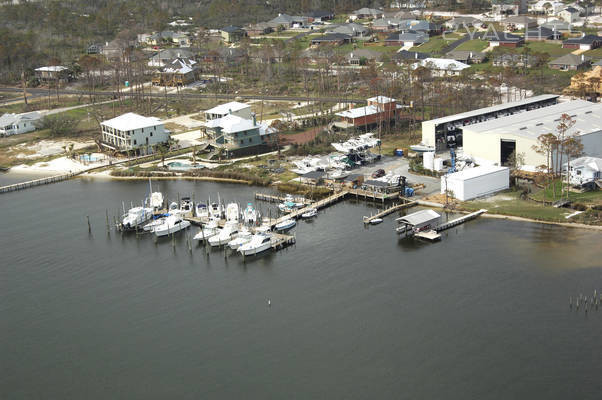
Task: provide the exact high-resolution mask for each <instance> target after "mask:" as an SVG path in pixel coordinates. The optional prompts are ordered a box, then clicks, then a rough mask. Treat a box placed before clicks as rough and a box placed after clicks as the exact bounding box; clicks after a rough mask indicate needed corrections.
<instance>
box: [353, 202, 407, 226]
mask: <svg viewBox="0 0 602 400" xmlns="http://www.w3.org/2000/svg"><path fill="white" fill-rule="evenodd" d="M415 205H417V203H416V202H415V201H410V202H408V203H400V204H394V205H392V206H391V207H389V208H387V209H385V210H383V211H381V212H379V213H378V214H375V215H371V216H370V217H366V216H364V224H369V223H370V222H372V220H374V219H376V218H382V217H385V216H387V215H389V214H392V213H394V212H395V211H399V210H403V209H404V208H410V207H413V206H415Z"/></svg>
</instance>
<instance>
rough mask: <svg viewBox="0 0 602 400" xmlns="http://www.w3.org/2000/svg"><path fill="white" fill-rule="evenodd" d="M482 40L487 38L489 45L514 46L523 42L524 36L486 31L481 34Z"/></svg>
mask: <svg viewBox="0 0 602 400" xmlns="http://www.w3.org/2000/svg"><path fill="white" fill-rule="evenodd" d="M483 40H487V41H488V42H489V46H491V47H497V46H501V47H512V48H515V47H519V46H522V45H523V44H525V38H524V37H523V36H518V35H514V34H512V33H507V32H495V31H493V32H487V33H486V34H485V35H484V36H483Z"/></svg>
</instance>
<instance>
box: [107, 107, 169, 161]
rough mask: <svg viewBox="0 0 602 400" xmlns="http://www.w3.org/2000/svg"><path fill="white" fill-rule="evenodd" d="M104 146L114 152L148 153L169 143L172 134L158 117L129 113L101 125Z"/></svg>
mask: <svg viewBox="0 0 602 400" xmlns="http://www.w3.org/2000/svg"><path fill="white" fill-rule="evenodd" d="M100 128H101V131H102V144H103V145H104V146H105V147H108V148H111V149H114V150H121V151H127V150H140V151H141V152H144V153H148V152H149V150H150V148H151V147H152V146H153V145H156V144H160V143H167V142H168V141H169V134H170V132H169V131H168V130H166V129H165V126H164V125H163V122H162V121H161V120H160V119H159V118H156V117H144V116H142V115H138V114H134V113H127V114H123V115H120V116H119V117H116V118H113V119H109V120H107V121H103V122H101V123H100Z"/></svg>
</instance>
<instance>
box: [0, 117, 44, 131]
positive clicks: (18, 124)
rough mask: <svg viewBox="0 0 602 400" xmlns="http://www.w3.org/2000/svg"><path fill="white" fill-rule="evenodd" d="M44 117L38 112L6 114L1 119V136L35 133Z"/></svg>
mask: <svg viewBox="0 0 602 400" xmlns="http://www.w3.org/2000/svg"><path fill="white" fill-rule="evenodd" d="M40 118H42V115H41V114H40V113H39V112H37V111H33V112H28V113H22V114H10V113H8V114H4V115H2V116H1V117H0V136H10V135H18V134H21V133H27V132H31V131H35V130H36V128H37V126H36V124H37V122H38V121H39V120H40Z"/></svg>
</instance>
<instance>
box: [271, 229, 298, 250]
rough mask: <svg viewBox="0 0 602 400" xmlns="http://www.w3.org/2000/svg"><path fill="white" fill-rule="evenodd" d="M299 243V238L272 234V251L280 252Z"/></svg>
mask: <svg viewBox="0 0 602 400" xmlns="http://www.w3.org/2000/svg"><path fill="white" fill-rule="evenodd" d="M296 242H297V238H296V237H295V236H292V235H283V234H281V233H272V250H280V249H283V248H285V247H288V246H291V245H293V244H295V243H296Z"/></svg>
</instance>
